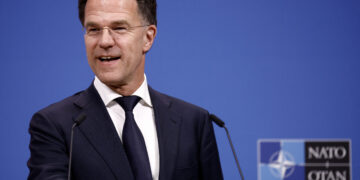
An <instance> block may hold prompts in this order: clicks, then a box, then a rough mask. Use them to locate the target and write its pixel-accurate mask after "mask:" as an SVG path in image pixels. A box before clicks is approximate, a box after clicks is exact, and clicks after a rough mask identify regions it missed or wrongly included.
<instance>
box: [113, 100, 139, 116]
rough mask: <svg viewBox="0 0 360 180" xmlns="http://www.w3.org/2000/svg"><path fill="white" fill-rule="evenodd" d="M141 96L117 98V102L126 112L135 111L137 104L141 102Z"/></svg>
mask: <svg viewBox="0 0 360 180" xmlns="http://www.w3.org/2000/svg"><path fill="white" fill-rule="evenodd" d="M140 99H141V98H140V97H139V96H123V97H119V98H116V99H115V101H116V102H117V103H118V104H120V106H121V107H122V108H123V109H124V111H125V112H128V111H131V112H132V110H133V109H134V107H135V106H136V104H137V103H138V102H139V101H140Z"/></svg>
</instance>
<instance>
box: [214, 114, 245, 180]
mask: <svg viewBox="0 0 360 180" xmlns="http://www.w3.org/2000/svg"><path fill="white" fill-rule="evenodd" d="M210 119H211V120H212V121H214V122H215V123H216V124H217V125H218V126H219V127H222V128H224V129H225V131H226V135H227V137H228V140H229V143H230V146H231V150H232V152H233V155H234V158H235V162H236V165H237V168H238V170H239V174H240V177H241V179H242V180H244V175H243V173H242V171H241V168H240V164H239V160H238V158H237V156H236V153H235V148H234V145H233V143H232V141H231V138H230V134H229V131H228V129H227V128H226V126H225V122H224V121H222V120H221V119H220V118H218V117H217V116H215V115H214V114H210Z"/></svg>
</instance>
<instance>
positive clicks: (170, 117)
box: [149, 87, 181, 180]
mask: <svg viewBox="0 0 360 180" xmlns="http://www.w3.org/2000/svg"><path fill="white" fill-rule="evenodd" d="M149 92H150V97H151V102H152V104H153V107H154V115H155V123H156V131H157V136H158V141H159V154H160V176H159V179H160V180H167V179H173V178H172V175H173V172H174V168H175V163H176V156H177V149H178V148H177V147H178V137H179V132H180V124H181V116H180V115H179V114H176V113H175V112H173V111H172V110H171V100H170V99H169V98H168V97H167V96H165V95H162V94H160V93H159V92H157V91H155V90H153V89H152V88H151V87H149Z"/></svg>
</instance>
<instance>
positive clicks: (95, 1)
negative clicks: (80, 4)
mask: <svg viewBox="0 0 360 180" xmlns="http://www.w3.org/2000/svg"><path fill="white" fill-rule="evenodd" d="M140 19H141V17H140V15H139V13H138V6H137V2H136V0H88V1H87V3H86V6H85V24H86V22H88V21H92V22H93V21H95V22H97V23H111V22H112V21H128V23H131V22H134V21H138V20H140Z"/></svg>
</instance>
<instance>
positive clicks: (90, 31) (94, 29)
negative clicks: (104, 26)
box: [86, 27, 100, 35]
mask: <svg viewBox="0 0 360 180" xmlns="http://www.w3.org/2000/svg"><path fill="white" fill-rule="evenodd" d="M98 32H100V28H97V27H89V28H86V33H87V34H89V35H94V34H97V33H98Z"/></svg>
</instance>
